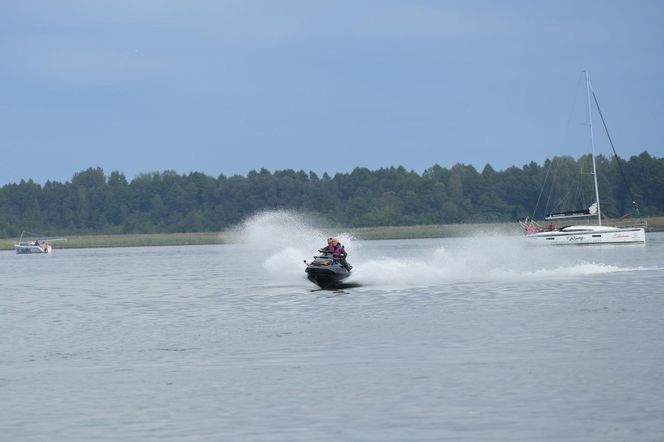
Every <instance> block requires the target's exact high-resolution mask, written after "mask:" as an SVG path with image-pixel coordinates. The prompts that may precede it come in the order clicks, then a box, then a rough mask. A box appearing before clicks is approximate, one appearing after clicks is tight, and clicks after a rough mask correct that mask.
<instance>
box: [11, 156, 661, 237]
mask: <svg viewBox="0 0 664 442" xmlns="http://www.w3.org/2000/svg"><path fill="white" fill-rule="evenodd" d="M552 162H553V164H554V165H555V169H556V174H555V176H556V177H557V178H556V179H551V178H549V183H550V184H551V186H548V187H546V188H545V192H544V193H543V196H542V198H541V200H540V201H541V202H540V204H539V210H538V212H537V213H535V216H536V217H538V218H541V217H542V216H543V213H544V212H545V211H551V210H556V208H555V207H553V206H551V205H548V204H547V203H545V201H560V200H562V199H564V198H565V197H566V195H568V193H569V190H570V184H571V183H572V182H573V181H574V180H576V177H578V176H579V169H582V170H590V158H589V156H584V157H581V158H579V159H578V160H575V159H573V158H571V157H557V158H555V159H553V160H547V161H546V163H545V165H543V166H540V165H538V164H536V163H534V162H531V163H530V164H527V165H524V166H523V167H521V168H519V167H510V168H508V169H506V170H504V171H495V170H494V169H493V168H492V167H491V166H490V165H486V166H485V167H484V169H483V170H482V171H481V172H478V171H477V170H476V169H475V168H474V167H472V166H468V165H463V164H457V165H455V166H453V167H452V168H450V169H448V168H444V167H441V166H438V165H435V166H433V167H431V168H429V169H427V170H426V171H424V173H422V174H418V173H416V172H413V171H407V170H406V169H404V168H403V167H398V168H394V167H392V168H385V169H379V170H375V171H371V170H368V169H365V168H356V169H354V170H353V171H352V172H351V173H338V174H336V175H334V177H330V176H328V175H327V174H324V175H323V176H322V177H319V176H317V175H316V174H315V173H314V172H309V173H305V172H304V171H299V172H296V171H293V170H281V171H276V172H274V173H271V172H269V171H267V170H265V169H262V170H260V171H259V172H256V171H251V172H249V174H248V175H247V176H239V175H236V176H231V177H226V176H224V175H220V176H219V177H217V178H214V177H210V176H207V175H205V174H202V173H198V172H195V173H190V174H188V175H179V174H177V173H175V172H172V171H166V172H161V173H158V172H154V173H148V174H143V175H139V176H137V177H136V178H134V179H133V180H132V181H131V182H129V181H127V179H126V178H125V176H124V175H123V174H122V173H120V172H117V171H114V172H112V173H111V174H110V175H109V176H106V175H105V174H104V171H103V170H102V169H100V168H90V169H87V170H85V171H82V172H79V173H76V174H75V175H74V176H73V178H72V179H71V181H68V182H65V183H60V182H54V181H48V182H46V183H45V184H44V185H40V184H37V183H34V182H33V181H32V180H28V181H24V180H22V181H21V182H20V183H18V184H16V183H12V184H6V185H4V186H2V187H1V188H0V237H3V238H16V237H18V236H19V235H20V233H21V231H22V230H23V229H30V230H32V231H39V232H43V233H45V234H48V235H63V236H68V237H70V238H71V235H99V234H105V235H113V238H112V239H108V241H109V244H111V243H112V245H121V244H118V243H117V241H121V238H122V237H121V236H116V235H122V234H157V233H159V234H169V233H192V232H219V231H222V230H224V229H226V228H228V227H230V226H232V225H234V224H237V223H239V222H240V221H242V220H243V219H245V218H247V217H249V216H251V215H252V214H254V213H255V212H257V211H260V210H266V209H267V210H270V209H293V210H298V211H303V212H308V213H314V214H317V215H319V216H321V219H324V220H325V222H326V223H327V225H328V226H344V227H347V228H359V227H363V228H369V227H377V226H387V227H392V228H396V227H401V226H420V227H418V228H417V229H420V230H421V231H422V232H424V233H423V235H424V236H428V234H427V232H429V231H431V228H430V227H421V226H427V225H440V224H457V223H466V224H467V223H501V222H506V223H510V222H514V220H516V219H519V218H524V217H525V216H531V215H533V214H532V210H533V208H534V207H535V206H536V203H537V201H538V199H539V198H540V190H541V189H542V184H543V182H544V181H545V177H547V169H548V166H551V164H552ZM622 165H623V168H624V170H625V173H626V175H627V177H628V179H629V180H630V185H631V188H630V190H631V193H632V194H633V195H634V198H635V199H636V200H637V201H638V202H639V203H640V205H641V213H642V214H643V215H645V216H655V215H660V214H664V159H662V158H655V157H652V156H650V155H649V154H648V153H647V152H643V153H642V154H640V155H638V156H634V157H631V158H630V159H629V160H628V161H622ZM597 167H598V176H599V178H600V192H601V195H602V209H603V212H604V213H605V214H606V215H608V216H609V217H617V216H619V215H621V214H624V213H628V212H631V210H632V206H631V199H630V196H629V192H628V191H627V189H626V188H625V186H624V184H623V181H622V178H621V176H620V172H619V169H618V167H617V162H616V160H615V159H611V160H609V159H607V158H605V157H602V156H600V157H598V158H597ZM552 176H553V175H552ZM589 186H591V184H590V180H588V183H586V184H581V185H580V187H579V188H580V189H581V190H582V191H583V192H584V193H586V192H587V193H588V194H590V192H589V191H590V190H591V189H590V188H589ZM581 207H583V206H581ZM397 230H398V229H397ZM434 230H435V229H434ZM412 231H413V229H411V230H410V232H411V233H412ZM367 232H368V230H367ZM431 234H433V233H431ZM367 235H369V234H368V233H367ZM203 237H205V236H203ZM108 238H111V237H110V236H109V237H108ZM154 238H155V239H156V238H157V237H154ZM159 238H160V239H158V241H160V242H161V241H166V243H168V241H169V240H168V238H171V237H169V236H168V235H166V236H163V237H159ZM163 238H166V239H163ZM172 238H175V237H172ZM189 238H190V239H189V240H187V241H188V242H187V243H190V242H189V241H195V240H194V239H193V238H197V237H196V236H191V237H189ZM132 241H133V240H132ZM208 241H212V242H214V241H213V240H211V239H205V240H203V242H206V243H207V242H208ZM69 244H71V243H68V245H69Z"/></svg>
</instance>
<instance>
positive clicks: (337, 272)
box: [304, 252, 350, 289]
mask: <svg viewBox="0 0 664 442" xmlns="http://www.w3.org/2000/svg"><path fill="white" fill-rule="evenodd" d="M304 263H305V264H307V268H306V269H305V270H304V271H305V272H306V273H307V279H309V281H311V282H313V283H314V284H316V285H317V286H318V287H320V288H322V289H330V288H335V287H338V286H339V285H341V283H342V281H343V280H344V279H346V278H348V277H349V276H350V270H347V269H346V268H345V267H344V266H343V264H342V263H341V260H340V259H339V258H338V257H335V256H334V255H333V254H332V253H328V252H321V254H320V255H318V256H314V260H313V261H311V262H309V263H307V261H304ZM348 267H349V268H350V265H349V266H348Z"/></svg>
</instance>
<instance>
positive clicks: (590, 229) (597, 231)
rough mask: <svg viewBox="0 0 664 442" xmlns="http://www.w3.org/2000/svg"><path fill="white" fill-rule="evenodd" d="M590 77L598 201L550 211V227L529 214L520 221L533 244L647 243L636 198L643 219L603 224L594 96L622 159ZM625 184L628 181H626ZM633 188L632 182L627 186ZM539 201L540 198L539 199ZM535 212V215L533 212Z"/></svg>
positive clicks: (594, 171) (645, 223)
mask: <svg viewBox="0 0 664 442" xmlns="http://www.w3.org/2000/svg"><path fill="white" fill-rule="evenodd" d="M585 77H586V78H585V80H586V96H587V101H588V104H587V108H588V109H587V111H588V121H587V123H586V124H587V126H588V128H589V131H590V146H591V155H592V156H591V158H592V172H591V173H590V174H591V175H592V176H593V180H594V182H593V184H594V191H595V195H594V198H595V201H594V202H593V203H592V204H591V205H590V207H588V209H582V210H570V211H562V212H556V213H549V214H547V215H545V217H544V219H545V220H546V221H549V222H550V224H549V225H548V226H546V227H542V226H541V225H540V224H538V223H537V222H536V221H534V220H533V219H532V218H526V219H525V220H524V221H519V223H520V224H521V227H522V228H523V230H524V233H525V236H526V240H527V242H528V243H529V244H552V245H570V244H575V245H584V244H645V242H646V234H645V228H646V227H647V222H646V221H645V220H641V219H640V216H639V211H638V205H637V204H636V202H634V198H632V202H633V204H634V207H635V209H636V210H635V211H636V215H637V216H638V217H639V220H637V221H636V222H633V223H624V224H623V225H622V226H606V225H602V212H601V209H600V200H599V186H598V184H597V169H596V166H595V143H594V136H593V127H592V106H591V101H590V98H591V96H592V98H593V99H594V102H595V105H596V108H597V112H598V113H599V116H600V117H601V120H602V124H603V125H604V130H605V132H606V135H607V138H608V140H609V143H610V144H611V148H612V149H613V153H614V155H615V156H616V160H617V161H618V166H619V167H620V159H619V158H618V155H617V153H616V151H615V148H614V147H613V141H612V140H611V136H610V135H609V131H608V129H607V127H606V122H605V121H604V116H603V115H602V111H601V110H600V108H599V102H598V101H597V97H596V95H595V92H594V91H593V89H592V86H591V84H590V77H589V75H588V72H587V71H586V72H585ZM620 171H621V174H622V176H623V179H625V175H624V172H623V171H622V169H620ZM625 184H627V183H626V182H625ZM626 187H627V190H628V191H629V186H626ZM630 196H631V195H630ZM538 202H539V200H538ZM533 216H534V215H533ZM595 217H596V218H597V224H596V225H595V224H590V223H588V224H574V225H567V226H563V227H558V226H557V225H556V224H555V223H559V222H560V221H561V220H565V219H579V218H588V219H593V218H595Z"/></svg>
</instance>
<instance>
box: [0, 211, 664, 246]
mask: <svg viewBox="0 0 664 442" xmlns="http://www.w3.org/2000/svg"><path fill="white" fill-rule="evenodd" d="M321 230H322V231H323V232H324V233H325V234H334V233H338V232H346V233H349V234H350V235H351V236H353V237H354V238H357V239H359V240H387V239H418V238H449V237H463V236H470V235H492V234H493V235H515V236H516V235H519V234H520V232H521V230H520V229H519V226H518V224H517V223H485V224H434V225H422V226H385V227H355V228H338V229H321ZM648 231H649V232H661V231H664V217H653V218H648ZM234 236H235V234H234V232H233V230H232V229H229V230H225V231H222V232H196V233H146V234H142V233H136V234H117V235H74V236H67V240H66V241H61V242H60V241H58V242H57V243H55V244H54V248H55V249H82V248H106V247H156V246H190V245H209V244H231V243H234V242H237V241H236V240H235V239H234ZM16 241H17V239H16V238H3V239H0V250H13V249H14V244H15V243H16Z"/></svg>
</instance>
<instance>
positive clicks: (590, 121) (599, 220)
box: [584, 71, 602, 226]
mask: <svg viewBox="0 0 664 442" xmlns="http://www.w3.org/2000/svg"><path fill="white" fill-rule="evenodd" d="M584 72H585V74H586V95H587V98H588V128H589V130H590V148H591V151H592V158H593V180H594V181H595V202H596V203H597V224H598V225H600V226H601V225H602V211H601V210H600V207H599V186H598V185H597V167H596V165H595V138H594V136H593V115H592V109H591V106H590V76H589V75H588V71H584Z"/></svg>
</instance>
